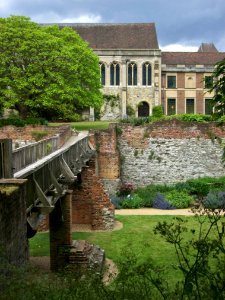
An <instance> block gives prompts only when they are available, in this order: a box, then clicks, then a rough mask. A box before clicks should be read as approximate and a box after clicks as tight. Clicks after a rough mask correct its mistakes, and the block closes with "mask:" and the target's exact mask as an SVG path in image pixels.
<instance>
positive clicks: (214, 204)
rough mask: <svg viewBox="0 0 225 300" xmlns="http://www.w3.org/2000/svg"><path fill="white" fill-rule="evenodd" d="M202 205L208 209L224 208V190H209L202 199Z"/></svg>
mask: <svg viewBox="0 0 225 300" xmlns="http://www.w3.org/2000/svg"><path fill="white" fill-rule="evenodd" d="M203 205H204V206H205V207H206V208H210V209H216V208H218V209H224V208H225V192H215V191H214V192H210V193H208V195H207V196H206V199H205V200H204V201H203Z"/></svg>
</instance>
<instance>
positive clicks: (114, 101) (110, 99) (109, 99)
mask: <svg viewBox="0 0 225 300" xmlns="http://www.w3.org/2000/svg"><path fill="white" fill-rule="evenodd" d="M103 99H104V101H105V102H106V103H107V104H109V105H110V106H111V107H114V106H116V105H118V104H119V100H120V98H119V95H106V94H105V95H103Z"/></svg>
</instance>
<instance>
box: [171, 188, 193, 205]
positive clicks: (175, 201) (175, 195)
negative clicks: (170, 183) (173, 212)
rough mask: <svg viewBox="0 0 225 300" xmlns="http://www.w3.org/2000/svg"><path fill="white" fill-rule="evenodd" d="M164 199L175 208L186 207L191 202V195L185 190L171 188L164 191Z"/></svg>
mask: <svg viewBox="0 0 225 300" xmlns="http://www.w3.org/2000/svg"><path fill="white" fill-rule="evenodd" d="M165 196H166V200H167V201H168V202H169V203H170V204H172V205H173V206H175V207H176V208H188V207H189V206H190V205H191V203H192V202H193V200H194V199H193V197H192V196H190V195H188V193H187V192H185V191H176V190H172V191H170V192H167V193H165Z"/></svg>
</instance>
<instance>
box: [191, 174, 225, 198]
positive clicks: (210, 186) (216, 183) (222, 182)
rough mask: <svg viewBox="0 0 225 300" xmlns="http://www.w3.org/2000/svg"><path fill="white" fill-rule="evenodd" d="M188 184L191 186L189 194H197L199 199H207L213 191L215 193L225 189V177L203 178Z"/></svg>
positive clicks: (192, 180)
mask: <svg viewBox="0 0 225 300" xmlns="http://www.w3.org/2000/svg"><path fill="white" fill-rule="evenodd" d="M186 183H187V184H188V185H189V186H190V190H189V192H190V193H191V194H196V195H197V196H198V197H205V196H206V195H207V194H208V193H209V192H210V191H212V190H214V191H215V190H221V189H223V188H225V177H220V178H211V177H203V178H199V179H190V180H187V182H186Z"/></svg>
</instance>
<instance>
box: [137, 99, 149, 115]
mask: <svg viewBox="0 0 225 300" xmlns="http://www.w3.org/2000/svg"><path fill="white" fill-rule="evenodd" d="M148 116H149V104H148V103H147V102H144V101H143V102H141V103H139V104H138V117H148Z"/></svg>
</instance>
